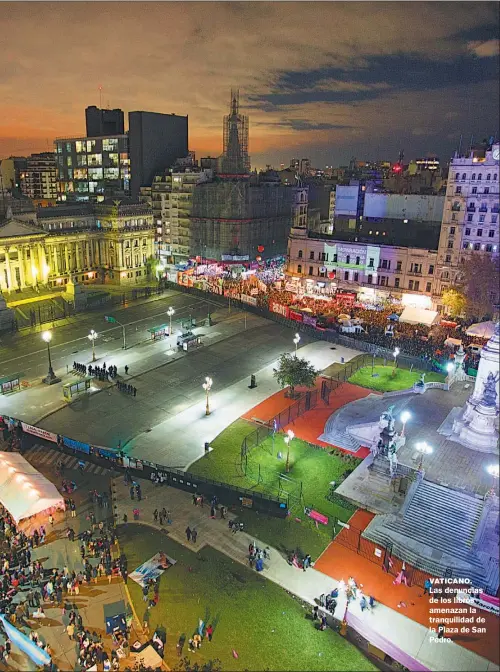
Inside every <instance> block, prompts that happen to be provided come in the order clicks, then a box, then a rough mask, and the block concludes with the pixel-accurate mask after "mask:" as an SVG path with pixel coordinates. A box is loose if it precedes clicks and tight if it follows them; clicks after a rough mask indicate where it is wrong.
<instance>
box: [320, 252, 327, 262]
mask: <svg viewBox="0 0 500 672" xmlns="http://www.w3.org/2000/svg"><path fill="white" fill-rule="evenodd" d="M321 261H328V255H327V253H326V252H321Z"/></svg>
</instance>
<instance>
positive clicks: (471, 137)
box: [469, 134, 474, 154]
mask: <svg viewBox="0 0 500 672" xmlns="http://www.w3.org/2000/svg"><path fill="white" fill-rule="evenodd" d="M473 142H474V134H472V135H471V136H470V146H469V154H470V153H471V152H472V143H473Z"/></svg>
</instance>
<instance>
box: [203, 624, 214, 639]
mask: <svg viewBox="0 0 500 672" xmlns="http://www.w3.org/2000/svg"><path fill="white" fill-rule="evenodd" d="M205 633H206V636H207V639H208V641H209V642H211V641H212V636H213V634H214V629H213V627H212V624H210V625H209V626H208V628H207V629H206V631H205Z"/></svg>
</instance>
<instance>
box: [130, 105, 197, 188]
mask: <svg viewBox="0 0 500 672" xmlns="http://www.w3.org/2000/svg"><path fill="white" fill-rule="evenodd" d="M128 126H129V146H130V168H131V173H132V181H131V192H132V197H133V198H138V196H139V193H140V188H141V187H144V186H151V184H152V182H153V178H154V176H155V175H157V174H159V173H161V172H163V171H165V170H167V169H169V168H171V167H172V166H173V165H174V163H175V162H176V160H177V159H181V158H183V157H185V156H187V154H188V151H189V150H188V118H187V116H185V117H184V116H179V115H177V114H160V113H158V112H129V115H128Z"/></svg>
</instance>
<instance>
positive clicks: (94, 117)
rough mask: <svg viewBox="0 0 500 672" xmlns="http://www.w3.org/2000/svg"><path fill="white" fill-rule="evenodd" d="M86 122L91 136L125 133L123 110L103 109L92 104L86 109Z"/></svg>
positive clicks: (88, 133) (88, 134)
mask: <svg viewBox="0 0 500 672" xmlns="http://www.w3.org/2000/svg"><path fill="white" fill-rule="evenodd" d="M85 123H86V126H87V136H88V137H89V138H99V137H103V136H107V135H123V134H124V133H125V121H124V116H123V110H119V109H115V110H101V109H100V108H98V107H96V106H95V105H91V106H90V107H87V108H86V109H85Z"/></svg>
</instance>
